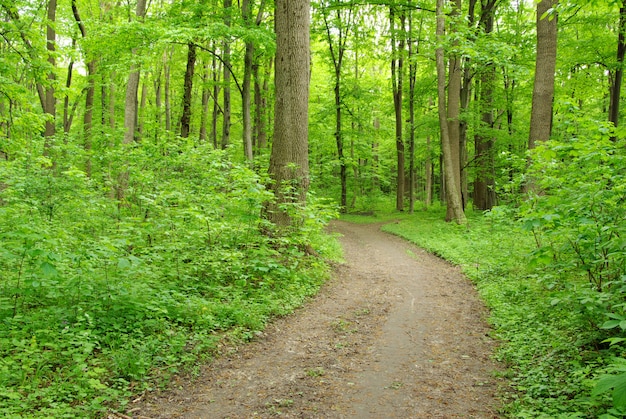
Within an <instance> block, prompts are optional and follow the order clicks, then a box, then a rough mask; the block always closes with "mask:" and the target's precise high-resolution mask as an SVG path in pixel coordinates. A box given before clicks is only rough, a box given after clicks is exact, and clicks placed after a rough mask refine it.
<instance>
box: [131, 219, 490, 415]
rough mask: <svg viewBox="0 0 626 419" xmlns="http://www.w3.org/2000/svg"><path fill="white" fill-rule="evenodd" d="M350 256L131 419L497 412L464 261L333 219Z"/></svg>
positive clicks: (479, 309)
mask: <svg viewBox="0 0 626 419" xmlns="http://www.w3.org/2000/svg"><path fill="white" fill-rule="evenodd" d="M331 229H332V230H333V231H335V232H338V233H340V234H341V235H342V237H341V243H342V245H343V248H344V252H345V260H346V262H345V264H343V265H341V266H339V267H337V268H336V273H335V275H334V277H333V279H332V280H331V281H329V282H328V283H327V284H326V285H325V286H324V287H323V288H322V290H321V292H320V294H319V295H318V296H317V297H315V298H314V299H312V300H311V301H309V302H308V303H307V304H306V305H305V306H304V307H303V308H301V309H300V310H298V311H297V312H296V313H294V314H293V315H290V316H287V317H284V318H280V319H277V320H275V321H274V322H272V323H271V324H270V325H269V326H268V327H267V329H266V331H265V332H264V333H262V334H261V335H260V336H259V337H258V338H257V339H255V341H254V342H252V343H250V344H247V345H244V346H242V347H240V348H235V349H234V350H232V351H230V352H229V353H228V354H225V355H224V356H222V357H220V358H218V359H217V360H215V361H214V362H213V363H212V364H211V365H208V366H206V367H205V368H204V369H203V371H202V374H201V376H200V377H199V378H197V379H194V380H188V379H183V378H180V379H179V380H178V381H175V382H174V386H173V387H174V388H175V389H174V390H170V391H168V392H163V393H160V394H153V395H150V396H147V399H145V400H141V401H137V402H136V403H135V404H134V405H132V406H130V409H129V412H132V414H133V417H134V418H211V419H212V418H254V417H258V418H273V417H283V418H338V419H340V418H402V419H405V418H406V419H408V418H497V417H499V416H498V414H497V407H498V400H497V398H496V392H497V385H498V383H497V380H496V379H495V378H494V377H493V372H494V371H495V370H496V369H497V368H498V366H497V365H496V364H495V363H494V362H493V361H492V360H491V359H490V355H491V353H492V351H493V347H494V342H493V341H492V340H491V339H490V338H489V337H488V333H489V327H488V326H487V324H486V323H485V317H486V310H485V308H484V306H483V305H482V303H481V302H480V301H479V300H478V297H477V294H476V292H475V290H474V288H473V286H472V284H471V283H470V282H469V280H467V279H466V278H465V277H464V276H463V275H462V274H461V273H460V272H459V270H458V269H457V268H455V267H453V266H451V265H449V264H448V263H446V262H444V261H442V260H440V259H438V258H436V257H434V256H432V255H430V254H428V253H426V252H425V251H423V250H420V249H419V248H416V247H414V246H412V245H410V244H408V243H407V242H406V241H404V240H402V239H399V238H397V237H394V236H392V235H389V234H386V233H383V232H381V231H380V225H356V224H350V223H346V222H334V223H333V224H332V225H331Z"/></svg>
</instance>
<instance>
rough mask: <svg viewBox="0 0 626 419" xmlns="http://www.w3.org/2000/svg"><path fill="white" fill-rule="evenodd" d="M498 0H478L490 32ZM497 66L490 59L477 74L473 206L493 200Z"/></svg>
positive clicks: (482, 21)
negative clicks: (479, 121)
mask: <svg viewBox="0 0 626 419" xmlns="http://www.w3.org/2000/svg"><path fill="white" fill-rule="evenodd" d="M496 6H497V0H482V1H481V16H480V20H479V28H480V29H482V33H483V34H485V35H489V34H491V33H492V32H493V26H494V21H495V19H494V16H495V8H496ZM495 82H496V67H495V64H494V63H493V61H492V60H490V61H488V62H487V63H485V65H484V68H483V69H482V71H481V74H480V104H479V106H480V112H481V123H482V124H481V126H480V127H479V129H478V131H477V133H476V135H475V136H474V150H475V161H476V178H475V180H474V208H476V209H479V210H490V209H491V208H492V207H493V206H494V205H495V204H496V192H495V189H494V187H495V179H494V177H495V174H494V157H493V153H494V150H493V148H494V139H493V135H492V134H491V133H490V131H491V130H493V128H494V119H495V118H494V90H495Z"/></svg>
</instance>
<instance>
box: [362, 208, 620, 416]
mask: <svg viewBox="0 0 626 419" xmlns="http://www.w3.org/2000/svg"><path fill="white" fill-rule="evenodd" d="M444 211H445V209H442V208H438V207H435V208H434V209H431V210H429V211H417V212H415V213H414V214H402V215H397V216H396V217H395V222H390V223H387V224H385V225H384V227H383V229H384V230H386V231H388V232H391V233H394V234H396V235H399V236H402V237H404V238H407V239H408V240H410V241H412V242H414V243H416V244H417V245H419V246H421V247H423V248H425V249H427V250H429V251H430V252H432V253H434V254H436V255H439V256H441V257H442V258H444V259H447V260H449V261H451V262H453V263H455V264H458V265H460V266H461V267H462V269H463V271H464V272H465V273H466V274H467V275H468V277H470V278H471V279H472V280H473V281H474V282H475V284H476V286H477V288H478V290H479V292H480V294H481V296H482V298H483V299H484V301H485V302H486V304H487V305H488V307H489V309H490V322H491V324H492V325H493V335H494V337H495V338H497V339H498V340H499V342H500V345H499V348H498V349H497V353H496V354H495V356H496V358H497V359H498V360H499V361H501V362H502V363H503V365H504V366H505V367H506V370H505V371H506V372H504V373H503V374H504V377H505V378H506V380H505V381H504V382H506V383H507V386H506V388H504V389H503V391H502V397H503V399H504V401H505V405H506V407H505V408H503V412H502V414H503V415H505V416H507V417H511V418H575V417H579V418H597V417H604V418H611V417H621V416H620V413H619V411H617V410H616V409H615V408H613V406H612V403H611V398H610V396H609V395H608V394H607V393H606V392H602V391H597V389H598V383H599V381H601V380H602V379H603V377H606V376H604V375H603V374H604V373H607V372H614V371H615V370H616V367H615V366H614V360H615V357H618V356H620V355H621V353H620V350H619V348H617V347H610V346H609V345H608V344H607V343H604V340H605V339H606V338H607V337H609V336H610V334H609V333H608V331H607V330H604V329H602V328H601V327H600V326H601V325H602V324H603V323H604V322H605V321H606V309H605V308H606V307H605V304H604V299H605V298H606V295H604V294H601V293H598V292H597V291H596V290H594V289H593V287H591V286H590V284H589V282H588V281H586V279H585V277H584V276H581V275H578V276H576V274H575V273H573V272H571V271H567V272H565V271H563V270H559V269H555V268H553V267H551V266H550V265H548V264H546V263H545V260H542V259H541V257H539V256H540V254H541V252H539V255H538V254H537V251H536V249H537V247H536V242H535V239H534V237H533V235H532V234H531V233H530V232H529V231H528V230H527V229H524V225H523V223H522V222H521V221H515V220H516V219H519V217H518V215H517V213H516V211H517V210H513V209H509V208H506V207H500V208H495V209H494V210H493V211H492V212H489V213H486V214H482V213H476V212H471V211H468V219H469V223H468V225H467V226H459V225H456V224H452V223H445V222H444V221H443V219H444ZM358 218H359V217H355V216H352V220H357V219H358ZM361 218H363V217H361ZM380 218H383V219H384V218H387V219H389V217H374V218H372V217H368V218H367V220H368V221H372V220H379V219H380ZM622 365H624V364H622ZM623 371H626V369H625V370H623ZM605 379H606V378H605ZM608 385H609V386H610V385H611V384H610V383H609V384H608Z"/></svg>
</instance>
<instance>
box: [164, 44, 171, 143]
mask: <svg viewBox="0 0 626 419" xmlns="http://www.w3.org/2000/svg"><path fill="white" fill-rule="evenodd" d="M171 60H172V51H171V50H170V52H169V55H168V53H167V52H164V53H163V77H165V86H164V89H165V92H164V93H165V98H164V102H165V131H166V132H171V131H172V99H171V97H172V90H171V83H170V80H171V77H170V61H171Z"/></svg>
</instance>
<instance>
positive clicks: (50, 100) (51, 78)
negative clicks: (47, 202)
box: [44, 0, 57, 155]
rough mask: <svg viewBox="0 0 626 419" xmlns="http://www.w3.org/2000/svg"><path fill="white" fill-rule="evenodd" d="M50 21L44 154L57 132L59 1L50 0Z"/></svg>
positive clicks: (47, 46) (48, 27)
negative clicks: (56, 89) (56, 25)
mask: <svg viewBox="0 0 626 419" xmlns="http://www.w3.org/2000/svg"><path fill="white" fill-rule="evenodd" d="M47 11H48V17H47V19H48V21H47V25H46V49H47V51H48V63H49V64H50V70H49V72H48V84H47V86H46V94H45V100H44V113H46V114H47V115H48V117H47V118H46V130H45V132H44V136H45V139H46V140H45V142H44V154H46V155H47V154H49V152H50V147H52V137H54V134H55V132H56V126H55V121H56V98H55V96H54V92H55V88H54V85H55V80H56V75H55V73H54V69H55V65H56V64H55V61H56V60H55V58H54V57H55V49H56V48H55V45H56V30H55V24H56V22H55V21H56V11H57V0H48V9H47Z"/></svg>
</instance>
